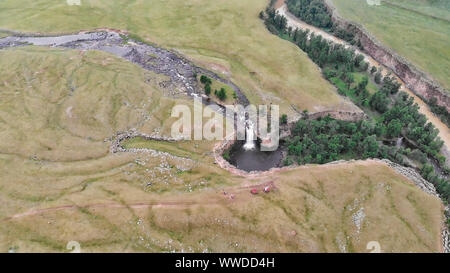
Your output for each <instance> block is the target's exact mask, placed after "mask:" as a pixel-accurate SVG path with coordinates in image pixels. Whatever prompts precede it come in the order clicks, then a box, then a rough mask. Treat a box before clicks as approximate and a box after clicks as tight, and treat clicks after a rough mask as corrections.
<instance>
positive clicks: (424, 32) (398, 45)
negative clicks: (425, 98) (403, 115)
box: [332, 0, 450, 90]
mask: <svg viewBox="0 0 450 273" xmlns="http://www.w3.org/2000/svg"><path fill="white" fill-rule="evenodd" d="M332 3H333V5H334V6H335V7H336V9H337V12H338V14H339V15H340V16H342V17H343V18H345V19H348V20H351V21H354V22H357V23H359V24H361V25H362V26H364V27H365V28H366V29H367V30H368V31H369V32H370V33H371V34H372V35H373V36H374V37H375V38H376V39H377V40H379V41H380V42H382V43H383V44H384V45H386V46H387V47H389V48H391V49H393V50H394V51H395V52H397V53H398V54H400V55H401V56H403V57H405V58H406V59H407V60H408V61H409V62H411V63H412V64H414V65H415V66H417V68H419V69H420V70H422V71H423V72H425V73H426V74H428V75H429V76H430V78H432V79H435V80H436V81H437V82H438V83H440V85H441V86H442V87H444V88H445V89H447V90H449V89H450V49H449V47H448V45H449V44H450V21H449V19H450V5H449V3H448V1H426V0H414V1H391V0H390V1H382V2H381V5H380V6H369V5H368V4H367V3H366V1H360V0H339V1H332Z"/></svg>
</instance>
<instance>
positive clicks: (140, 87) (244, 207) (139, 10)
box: [0, 0, 443, 252]
mask: <svg viewBox="0 0 450 273" xmlns="http://www.w3.org/2000/svg"><path fill="white" fill-rule="evenodd" d="M82 3H83V4H82V5H81V6H79V7H78V6H67V5H65V3H64V1H9V0H8V1H2V2H1V3H0V28H9V29H15V30H22V31H39V32H42V33H47V32H53V33H56V32H72V31H78V30H80V29H92V28H97V27H111V28H120V29H126V30H129V31H130V32H132V33H135V35H139V37H142V39H145V40H146V41H149V42H156V43H158V44H160V45H163V46H167V47H171V48H175V49H177V50H179V51H181V52H183V53H185V54H187V56H189V57H190V58H192V59H193V60H196V61H197V62H198V63H200V64H202V65H204V66H206V67H209V68H211V69H216V70H217V69H218V70H221V71H223V72H224V75H227V76H228V77H230V78H232V79H233V80H234V81H235V82H236V83H237V84H239V85H240V86H242V87H243V89H244V90H246V92H247V93H246V94H247V95H249V98H250V100H251V101H252V102H254V103H257V102H259V101H265V100H267V101H277V99H279V101H280V103H281V104H282V105H284V107H285V109H288V108H289V106H290V104H295V105H296V106H298V107H299V108H300V109H305V108H306V109H309V110H311V111H312V110H319V109H324V108H325V109H326V108H334V107H336V108H341V107H344V108H345V107H349V108H352V107H353V106H352V105H351V104H349V103H347V102H346V101H344V100H343V99H342V98H340V97H339V96H338V95H337V94H336V92H335V91H334V90H333V88H332V86H331V85H330V84H329V83H328V82H327V81H326V80H325V79H323V78H322V76H321V75H320V71H319V69H318V68H317V66H315V65H314V64H313V63H312V62H311V61H310V60H308V59H307V56H306V55H305V54H303V53H301V52H300V51H299V50H298V49H297V48H296V47H295V46H294V45H291V44H290V43H289V42H288V41H283V40H281V39H279V38H277V37H275V36H273V35H271V34H270V33H268V32H267V31H266V30H265V27H264V25H263V23H262V22H261V21H259V19H258V18H257V14H258V12H259V11H260V10H261V9H263V8H264V7H265V5H266V4H267V3H266V1H256V0H251V1H246V2H243V1H222V2H214V4H211V1H203V0H202V1H200V0H195V1H189V2H184V1H183V2H181V1H152V2H147V1H114V2H112V1H83V0H82ZM24 6H27V8H23V7H24ZM247 15H248V16H247ZM250 15H252V16H250ZM30 16H31V17H33V18H30ZM243 26H245V28H244V27H243ZM218 33H219V34H221V35H218ZM274 48H276V49H277V50H278V52H277V51H275V50H273V49H274ZM286 60H287V61H286ZM0 67H2V68H5V69H1V70H0V138H1V139H2V141H1V142H0V200H1V203H2V206H1V207H0V221H1V225H0V252H7V251H11V252H68V251H69V250H68V249H67V248H66V245H67V243H68V242H69V241H77V242H79V243H80V245H81V251H82V252H99V251H102V252H172V251H178V252H181V251H184V252H232V251H235V252H244V251H248V252H288V251H292V252H344V251H345V252H368V250H367V249H366V245H367V243H368V242H369V241H378V242H379V243H380V245H381V249H382V251H383V252H392V251H395V252H407V251H413V252H414V251H418V252H438V251H441V235H440V231H441V224H442V220H443V219H442V217H443V213H442V203H441V201H440V200H439V199H438V198H436V197H433V196H431V195H428V194H426V193H425V192H423V191H422V190H420V189H419V188H418V187H417V186H415V185H414V184H412V183H411V181H409V180H407V179H406V178H405V177H404V176H402V175H400V174H398V173H397V172H395V171H394V170H393V169H391V168H389V167H388V166H387V165H385V164H383V163H380V162H377V161H364V162H363V161H355V162H349V163H340V164H332V165H323V166H316V165H307V166H303V167H299V168H295V169H290V170H287V171H283V172H272V173H267V174H265V175H263V176H254V177H240V176H236V175H233V174H232V173H231V172H229V171H227V170H225V169H222V168H220V167H219V166H218V165H217V164H215V163H214V155H213V153H212V150H213V146H214V145H215V144H216V143H215V142H208V141H202V142H190V141H183V142H177V143H166V142H157V141H146V140H143V139H139V138H136V139H132V140H128V141H125V142H124V143H123V145H124V146H125V147H126V148H147V149H151V150H153V151H154V152H138V153H131V152H120V153H114V154H113V153H110V150H109V149H110V146H111V143H112V140H113V139H114V136H115V135H116V133H117V132H120V131H127V130H130V129H131V128H136V129H137V130H138V131H140V132H143V133H146V134H154V135H159V136H166V137H167V136H170V128H171V125H172V123H173V121H174V118H172V117H170V114H171V109H172V106H174V105H175V104H186V105H188V106H189V107H192V99H190V98H186V97H182V96H180V97H173V96H167V95H166V94H167V92H165V90H164V88H163V87H162V85H161V83H162V82H164V81H166V80H167V78H164V77H162V76H161V75H157V74H154V73H151V72H149V71H146V70H143V69H141V68H140V67H138V66H136V65H134V64H132V63H130V62H127V61H126V60H123V59H119V58H116V57H114V56H113V55H110V54H107V53H104V52H98V51H76V50H67V49H58V48H41V47H34V46H27V47H22V48H14V49H5V50H0ZM155 151H156V152H155ZM265 185H273V188H272V189H273V190H272V191H271V192H270V193H268V194H265V193H262V192H260V194H258V195H256V196H255V195H251V194H250V189H252V188H258V189H259V190H261V189H262V187H264V186H265Z"/></svg>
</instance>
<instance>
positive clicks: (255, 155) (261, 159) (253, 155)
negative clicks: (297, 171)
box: [229, 141, 283, 172]
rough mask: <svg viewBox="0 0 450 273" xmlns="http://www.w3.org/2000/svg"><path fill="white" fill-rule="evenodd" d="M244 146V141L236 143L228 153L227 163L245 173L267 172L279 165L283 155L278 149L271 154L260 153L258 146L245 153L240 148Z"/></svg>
mask: <svg viewBox="0 0 450 273" xmlns="http://www.w3.org/2000/svg"><path fill="white" fill-rule="evenodd" d="M244 144H245V141H237V142H236V143H235V144H234V145H233V147H231V149H230V151H229V154H230V160H229V162H230V163H231V164H232V165H234V166H236V168H238V169H240V170H244V171H247V172H250V171H267V170H269V169H271V168H275V167H279V166H280V165H281V161H282V159H283V153H282V151H281V149H280V148H279V149H278V150H276V151H273V152H262V151H260V147H259V144H256V147H255V149H253V150H249V151H246V150H245V149H244V148H243V147H242V146H243V145H244Z"/></svg>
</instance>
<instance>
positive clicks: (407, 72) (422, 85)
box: [324, 0, 450, 111]
mask: <svg viewBox="0 0 450 273" xmlns="http://www.w3.org/2000/svg"><path fill="white" fill-rule="evenodd" d="M324 2H325V5H326V6H327V8H328V11H329V12H330V14H331V15H332V20H333V22H334V23H335V24H337V25H338V26H339V27H341V28H343V29H345V30H347V31H350V32H352V33H353V34H354V35H355V37H356V38H358V39H359V40H360V42H361V45H362V46H363V48H364V51H365V52H367V54H369V55H370V56H371V57H372V58H374V59H375V60H376V61H377V62H379V63H380V64H382V65H384V66H386V67H388V68H389V69H391V70H392V71H393V72H394V73H395V74H396V75H397V76H398V77H399V78H400V79H401V80H402V81H403V82H404V83H405V84H406V86H407V87H408V88H409V89H411V90H412V91H413V92H414V93H415V94H416V95H418V96H420V97H422V98H424V99H425V100H427V101H429V100H430V99H431V98H436V99H437V104H439V105H441V106H444V107H446V108H447V111H450V94H449V93H448V92H447V91H446V90H444V89H443V88H442V87H440V86H439V84H437V83H436V82H434V81H433V80H431V79H430V78H429V77H427V76H426V75H425V74H424V73H423V72H421V71H420V70H419V69H417V68H416V67H415V66H414V65H412V64H411V63H409V62H408V61H407V60H405V59H404V58H403V57H401V56H399V55H398V54H396V53H395V52H393V51H392V50H390V49H388V48H386V47H384V46H383V45H382V44H381V43H379V42H378V41H377V40H376V39H375V38H374V37H372V36H371V35H370V34H369V33H368V32H367V31H366V30H365V29H364V27H362V26H361V25H359V24H356V23H354V22H349V21H346V20H344V19H343V18H341V17H339V15H338V14H337V12H336V10H335V8H334V6H333V5H332V3H331V2H330V1H329V0H325V1H324Z"/></svg>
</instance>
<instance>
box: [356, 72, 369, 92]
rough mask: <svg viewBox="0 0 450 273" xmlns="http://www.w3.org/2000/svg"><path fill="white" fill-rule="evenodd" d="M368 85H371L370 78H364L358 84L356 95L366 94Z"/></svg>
mask: <svg viewBox="0 0 450 273" xmlns="http://www.w3.org/2000/svg"><path fill="white" fill-rule="evenodd" d="M367 84H369V78H368V77H367V76H364V77H363V78H362V80H361V81H360V82H359V83H358V86H357V88H356V94H357V95H359V94H360V93H362V92H364V90H365V89H366V87H367Z"/></svg>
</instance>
